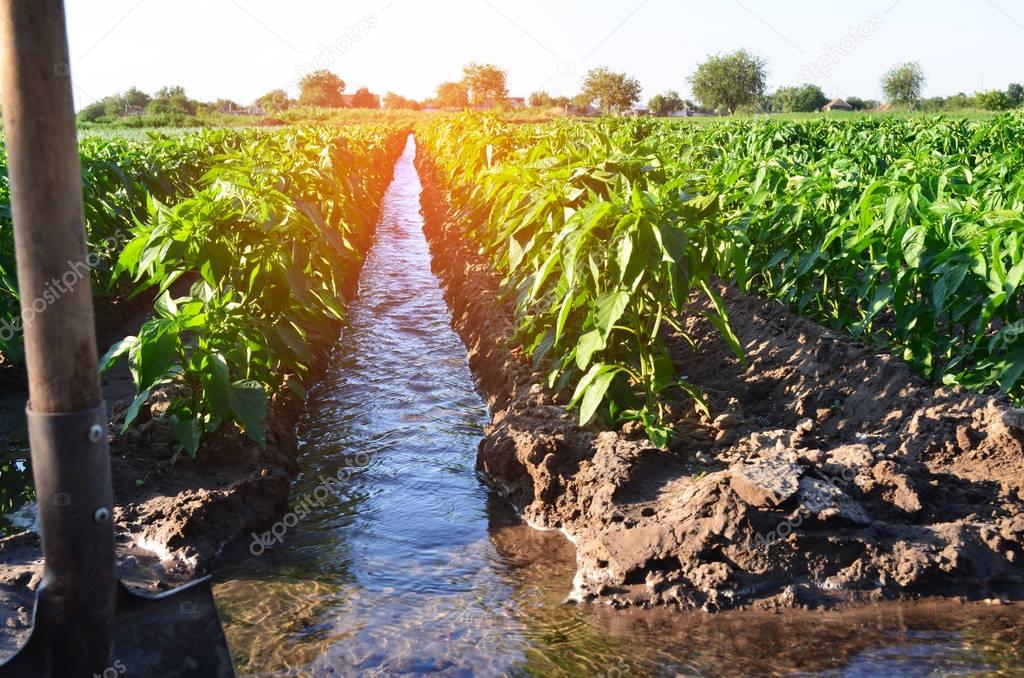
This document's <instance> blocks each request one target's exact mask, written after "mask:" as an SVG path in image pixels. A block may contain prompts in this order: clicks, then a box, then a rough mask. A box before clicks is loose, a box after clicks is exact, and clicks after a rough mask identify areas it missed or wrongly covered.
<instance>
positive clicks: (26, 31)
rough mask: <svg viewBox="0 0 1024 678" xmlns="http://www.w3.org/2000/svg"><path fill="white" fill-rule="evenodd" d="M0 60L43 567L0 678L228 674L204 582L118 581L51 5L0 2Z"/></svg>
mask: <svg viewBox="0 0 1024 678" xmlns="http://www.w3.org/2000/svg"><path fill="white" fill-rule="evenodd" d="M0 50H2V54H0V78H2V83H3V117H4V128H5V129H4V133H5V137H6V142H7V151H8V156H9V172H10V180H11V203H12V208H13V214H14V237H15V252H16V254H17V262H18V285H19V289H20V296H21V310H22V321H23V330H24V338H25V359H26V365H27V367H28V380H29V404H28V408H27V413H28V429H29V443H30V445H31V447H32V471H33V476H34V480H35V487H36V497H37V500H38V504H39V524H40V532H41V536H42V546H43V556H44V558H45V561H46V563H45V566H44V569H43V578H42V581H41V583H40V584H39V588H38V590H37V591H36V606H35V613H34V618H33V624H32V633H31V636H30V637H29V640H28V643H27V644H26V645H25V646H24V647H23V648H22V649H21V650H20V651H19V652H18V654H16V655H15V656H14V657H12V658H11V659H10V660H9V661H7V662H6V663H5V664H3V665H0V676H3V677H7V676H52V677H54V678H56V677H58V676H59V677H61V678H63V677H64V676H71V677H74V676H103V677H104V678H107V677H116V676H119V675H122V674H128V675H140V676H186V675H187V676H232V675H234V672H233V669H232V666H231V656H230V654H229V652H228V648H227V643H226V642H225V639H224V632H223V630H222V629H221V625H220V619H219V618H218V617H217V610H216V608H215V607H214V602H213V595H212V593H211V590H210V584H209V581H208V580H200V581H197V582H194V583H192V584H191V585H188V586H185V587H183V588H181V589H178V590H176V591H171V592H169V593H165V594H163V595H160V596H156V597H149V596H142V595H138V594H135V593H132V592H131V591H129V590H128V588H127V587H125V586H124V585H123V584H121V583H119V582H118V580H117V575H116V572H115V568H114V525H113V515H112V509H113V491H112V489H111V479H110V456H109V451H108V448H107V435H106V431H107V419H106V412H105V411H104V405H103V397H102V392H101V390H100V379H99V371H98V368H97V357H96V334H95V326H94V320H93V309H92V289H91V287H92V284H91V278H90V274H89V265H88V263H87V262H88V256H87V249H86V239H85V221H84V216H83V211H82V177H81V168H80V166H79V160H78V144H77V139H76V131H75V112H74V106H73V101H72V95H71V78H70V74H69V65H68V47H67V32H66V27H65V20H64V3H63V0H0Z"/></svg>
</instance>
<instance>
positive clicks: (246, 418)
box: [228, 380, 267, 445]
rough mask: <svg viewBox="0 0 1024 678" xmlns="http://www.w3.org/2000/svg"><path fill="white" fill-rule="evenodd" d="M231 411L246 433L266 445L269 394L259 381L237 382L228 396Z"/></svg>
mask: <svg viewBox="0 0 1024 678" xmlns="http://www.w3.org/2000/svg"><path fill="white" fill-rule="evenodd" d="M228 398H229V402H230V404H231V411H232V412H234V414H235V417H237V418H238V421H240V422H241V423H242V426H243V427H244V428H245V433H246V435H248V436H249V437H250V438H252V439H253V440H254V441H256V442H257V443H259V444H260V445H264V444H266V423H265V421H264V420H265V418H266V416H267V394H266V391H264V390H263V386H262V385H261V384H260V383H259V382H257V381H249V380H246V381H236V382H235V383H233V384H232V385H231V389H230V391H229V394H228Z"/></svg>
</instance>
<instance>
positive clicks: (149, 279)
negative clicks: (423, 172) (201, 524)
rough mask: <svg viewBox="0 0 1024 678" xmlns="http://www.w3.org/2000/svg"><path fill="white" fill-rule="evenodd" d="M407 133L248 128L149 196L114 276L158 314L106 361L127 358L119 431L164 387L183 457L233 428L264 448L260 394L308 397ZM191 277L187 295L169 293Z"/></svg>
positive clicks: (167, 414) (363, 129)
mask: <svg viewBox="0 0 1024 678" xmlns="http://www.w3.org/2000/svg"><path fill="white" fill-rule="evenodd" d="M406 136H407V130H402V129H400V128H397V127H392V126H385V125H379V126H377V125H368V126H361V127H353V128H346V129H342V130H337V129H328V128H304V129H296V130H288V131H281V132H276V133H272V134H255V135H248V136H245V137H243V138H242V139H241V142H240V143H239V144H238V145H237V147H235V148H232V149H231V150H230V151H228V152H225V153H223V154H221V155H219V156H217V157H215V158H213V160H212V164H211V167H210V168H209V169H208V170H207V171H206V173H205V174H204V175H203V176H202V177H201V178H200V179H199V180H198V181H197V182H195V184H194V186H193V187H192V188H191V190H190V191H189V193H188V194H187V195H185V196H183V197H182V198H181V199H179V200H178V201H177V202H176V203H174V204H173V205H163V204H159V203H154V204H153V205H151V209H150V214H149V216H148V219H147V220H146V221H145V222H144V223H142V224H140V225H139V226H137V227H136V228H135V229H133V235H134V237H133V239H132V240H131V241H130V242H128V243H127V244H126V245H125V247H124V249H123V251H122V252H121V254H120V256H119V258H118V260H117V264H116V266H115V268H114V271H113V275H114V277H115V279H119V278H121V277H122V276H127V277H131V278H132V279H133V280H134V281H135V282H136V283H138V289H137V291H142V290H154V291H155V293H156V295H157V299H156V303H155V311H156V313H155V315H154V317H153V318H152V319H151V320H149V321H148V322H147V323H146V324H145V325H144V326H143V327H142V328H141V329H140V331H139V332H138V334H137V335H135V336H131V337H127V338H125V339H124V340H123V341H121V342H119V343H118V344H117V345H115V346H114V347H112V348H111V349H110V351H109V352H108V353H107V355H106V356H104V358H103V359H102V361H101V367H103V368H104V369H109V368H110V367H111V366H112V365H113V364H114V363H116V362H117V361H118V360H122V359H126V360H128V362H129V365H130V367H131V371H132V377H133V381H134V384H135V388H136V397H135V399H134V402H133V403H132V405H131V407H130V408H129V410H128V412H127V416H126V420H125V426H126V427H127V426H128V425H129V424H131V423H132V421H133V420H134V419H135V418H136V417H137V416H138V414H139V412H140V408H141V407H142V406H143V405H144V404H145V403H146V402H147V401H148V400H149V399H150V398H151V396H153V395H154V393H155V392H156V391H157V390H158V389H160V390H162V391H164V392H165V393H168V394H170V400H171V402H170V405H169V407H168V408H167V409H166V411H165V412H164V413H163V416H165V417H167V418H168V419H169V420H170V422H171V423H172V424H173V426H174V428H175V431H176V433H177V437H178V440H179V442H180V444H181V446H182V448H184V450H185V451H186V452H188V453H189V454H191V455H194V454H195V453H196V451H197V449H198V447H199V444H200V442H201V440H202V439H203V437H204V436H207V435H209V434H212V433H214V432H216V431H217V430H218V429H220V428H221V427H222V426H224V425H226V424H227V425H238V426H239V427H240V428H241V429H242V430H244V432H245V433H246V434H247V435H248V436H249V437H250V438H252V439H253V440H255V441H257V442H260V443H262V442H263V441H264V437H265V417H266V414H267V404H268V401H269V398H270V397H271V396H273V395H275V394H278V393H280V392H281V390H282V389H283V388H290V389H292V390H293V391H294V392H296V393H297V394H299V395H301V396H304V395H305V392H304V389H303V383H304V382H305V381H306V378H307V377H308V376H309V374H310V370H311V366H312V362H313V356H312V354H311V350H310V344H313V343H317V341H320V342H330V340H332V339H333V335H334V333H335V332H336V325H335V324H334V323H335V322H336V321H338V320H341V319H343V318H344V317H345V307H346V301H347V299H349V298H350V297H351V296H352V294H354V283H355V280H356V274H357V272H358V270H359V267H360V266H361V264H362V261H363V256H364V254H365V251H366V249H367V247H368V245H369V243H370V241H371V240H372V235H373V227H374V225H375V224H376V220H377V217H378V214H379V208H380V204H381V200H382V198H383V195H384V192H385V189H386V188H387V184H388V182H389V181H390V178H391V170H392V167H393V165H394V162H395V160H396V159H397V157H398V155H399V154H400V152H401V150H402V148H403V147H404V144H405V140H406ZM179 281H181V283H182V285H185V284H187V285H188V290H187V292H184V293H178V294H175V293H174V289H177V288H178V287H180V286H181V285H175V283H178V282H179Z"/></svg>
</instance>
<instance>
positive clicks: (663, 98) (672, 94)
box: [647, 90, 686, 117]
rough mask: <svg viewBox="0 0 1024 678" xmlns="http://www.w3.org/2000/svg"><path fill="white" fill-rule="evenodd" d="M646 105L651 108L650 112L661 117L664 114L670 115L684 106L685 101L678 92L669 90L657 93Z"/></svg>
mask: <svg viewBox="0 0 1024 678" xmlns="http://www.w3.org/2000/svg"><path fill="white" fill-rule="evenodd" d="M647 107H648V108H649V109H651V113H652V114H654V115H656V116H658V117H663V116H666V115H672V114H673V113H678V112H679V111H681V110H683V109H685V108H686V102H685V101H683V98H682V97H681V96H679V92H676V91H674V90H669V91H668V92H665V93H664V94H658V95H657V96H655V97H654V98H653V99H651V100H650V101H649V102H648V103H647Z"/></svg>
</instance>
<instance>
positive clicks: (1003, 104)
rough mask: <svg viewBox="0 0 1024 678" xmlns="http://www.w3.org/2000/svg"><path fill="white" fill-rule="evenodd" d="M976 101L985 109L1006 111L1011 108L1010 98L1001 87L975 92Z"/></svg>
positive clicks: (979, 106) (978, 105)
mask: <svg viewBox="0 0 1024 678" xmlns="http://www.w3.org/2000/svg"><path fill="white" fill-rule="evenodd" d="M974 103H975V105H976V106H977V107H978V108H980V109H982V110H985V111H1005V110H1007V109H1008V108H1010V98H1009V97H1008V96H1006V92H1004V91H1003V90H1001V89H994V90H992V91H991V92H979V93H977V94H975V95H974Z"/></svg>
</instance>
